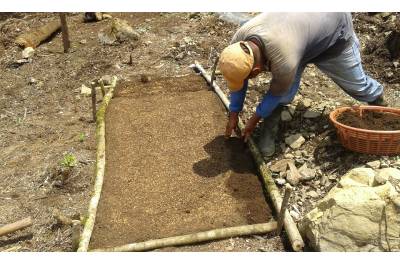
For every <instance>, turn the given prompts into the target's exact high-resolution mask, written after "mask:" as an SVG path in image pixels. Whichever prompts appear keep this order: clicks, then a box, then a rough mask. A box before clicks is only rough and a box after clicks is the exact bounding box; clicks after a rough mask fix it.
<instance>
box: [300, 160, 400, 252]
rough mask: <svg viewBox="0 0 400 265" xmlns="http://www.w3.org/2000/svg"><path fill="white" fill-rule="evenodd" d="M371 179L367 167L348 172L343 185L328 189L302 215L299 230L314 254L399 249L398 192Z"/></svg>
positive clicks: (389, 185)
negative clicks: (320, 252) (320, 198)
mask: <svg viewBox="0 0 400 265" xmlns="http://www.w3.org/2000/svg"><path fill="white" fill-rule="evenodd" d="M391 173H394V171H393V172H391ZM397 173H399V172H396V173H394V174H397ZM363 174H364V175H363ZM371 177H372V178H373V177H375V172H374V170H372V169H370V168H356V169H353V170H351V171H349V172H348V173H346V175H345V176H343V177H342V180H343V179H348V180H349V181H347V185H345V186H342V185H337V186H336V187H334V188H332V189H331V191H330V192H329V193H328V194H327V195H326V196H325V198H323V199H322V200H320V201H319V202H318V203H317V204H316V207H315V208H314V209H312V210H311V211H310V212H308V213H307V214H306V215H305V216H304V218H303V219H302V220H301V221H300V223H299V230H300V232H301V234H302V235H303V237H304V238H306V239H307V241H308V243H309V245H310V246H311V247H312V248H314V249H315V250H316V251H365V250H374V251H389V250H390V251H399V250H400V244H399V242H400V241H399V231H400V214H399V210H398V208H396V207H397V206H396V204H395V202H396V198H397V196H399V193H398V192H397V191H396V190H395V188H394V187H393V186H392V185H391V184H390V183H389V182H387V183H386V184H384V185H379V186H372V183H371ZM350 180H351V181H350ZM351 184H354V185H351ZM369 184H371V185H369Z"/></svg>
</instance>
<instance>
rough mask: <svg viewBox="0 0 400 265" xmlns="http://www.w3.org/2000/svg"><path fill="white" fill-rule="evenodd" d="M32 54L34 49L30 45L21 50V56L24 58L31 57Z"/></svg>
mask: <svg viewBox="0 0 400 265" xmlns="http://www.w3.org/2000/svg"><path fill="white" fill-rule="evenodd" d="M34 54H35V50H34V49H33V48H32V47H26V48H25V49H24V50H23V51H22V58H24V59H28V58H32V57H33V55H34Z"/></svg>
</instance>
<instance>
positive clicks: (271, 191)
mask: <svg viewBox="0 0 400 265" xmlns="http://www.w3.org/2000/svg"><path fill="white" fill-rule="evenodd" d="M190 67H191V68H194V69H195V70H196V69H197V71H198V72H200V73H201V75H202V76H203V77H204V79H205V80H206V81H207V82H208V83H209V84H211V77H210V76H209V75H208V74H207V73H206V71H205V70H204V68H203V67H202V66H201V65H200V64H199V63H198V62H196V61H195V63H194V64H192V65H191V66H190ZM213 88H214V91H215V92H216V93H217V95H218V96H219V98H220V99H221V101H222V103H224V105H225V107H226V108H227V109H229V100H228V98H227V97H226V96H225V94H224V93H223V92H222V90H221V89H220V88H219V86H218V85H217V84H216V82H213ZM238 127H239V129H240V130H243V129H244V128H245V126H244V123H243V122H242V120H241V119H240V118H239V123H238ZM247 144H248V146H249V149H250V151H251V153H252V155H253V157H254V160H255V162H256V164H257V166H258V170H259V171H260V174H261V176H262V177H263V181H264V185H265V188H266V190H267V192H268V195H269V197H270V198H271V201H272V203H273V206H274V207H275V210H276V212H277V213H279V212H280V210H281V205H282V197H281V195H280V193H279V189H278V187H277V186H276V185H275V182H274V180H273V178H272V176H271V172H270V170H269V169H268V167H267V165H266V163H265V161H264V158H263V157H262V155H261V153H260V151H259V150H258V147H257V145H256V144H255V142H254V140H253V138H252V137H250V138H249V140H248V141H247ZM283 225H284V228H285V230H286V233H287V234H288V237H289V240H290V243H291V245H292V248H293V250H294V251H301V250H302V249H303V248H304V241H303V239H302V237H301V235H300V233H299V230H298V229H297V226H296V223H295V222H294V221H293V219H292V217H291V216H290V215H289V214H286V215H285V217H284V220H283Z"/></svg>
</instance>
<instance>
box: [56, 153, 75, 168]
mask: <svg viewBox="0 0 400 265" xmlns="http://www.w3.org/2000/svg"><path fill="white" fill-rule="evenodd" d="M76 162H77V161H76V157H75V156H74V154H71V153H68V154H66V155H64V157H63V159H62V160H61V162H60V163H61V166H62V167H64V168H73V167H75V166H76Z"/></svg>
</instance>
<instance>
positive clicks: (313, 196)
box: [306, 190, 319, 199]
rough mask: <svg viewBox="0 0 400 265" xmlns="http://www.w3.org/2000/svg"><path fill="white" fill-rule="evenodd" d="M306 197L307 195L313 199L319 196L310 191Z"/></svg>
mask: <svg viewBox="0 0 400 265" xmlns="http://www.w3.org/2000/svg"><path fill="white" fill-rule="evenodd" d="M306 195H308V196H310V197H311V198H314V199H315V198H318V197H319V194H318V193H317V192H316V191H315V190H311V191H309V192H307V193H306Z"/></svg>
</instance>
